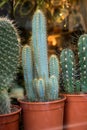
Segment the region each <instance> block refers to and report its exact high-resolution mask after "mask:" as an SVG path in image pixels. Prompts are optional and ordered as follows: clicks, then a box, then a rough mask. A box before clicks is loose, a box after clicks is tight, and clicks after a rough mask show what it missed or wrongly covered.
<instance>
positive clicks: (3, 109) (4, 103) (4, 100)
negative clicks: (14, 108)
mask: <svg viewBox="0 0 87 130" xmlns="http://www.w3.org/2000/svg"><path fill="white" fill-rule="evenodd" d="M10 112H11V104H10V98H9V96H8V92H7V90H2V91H1V90H0V114H8V113H10Z"/></svg>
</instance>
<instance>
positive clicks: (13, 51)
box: [0, 18, 19, 114]
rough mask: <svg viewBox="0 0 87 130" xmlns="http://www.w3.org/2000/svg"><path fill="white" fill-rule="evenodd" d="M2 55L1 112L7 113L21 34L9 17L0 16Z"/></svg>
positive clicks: (0, 48) (0, 80)
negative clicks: (19, 34)
mask: <svg viewBox="0 0 87 130" xmlns="http://www.w3.org/2000/svg"><path fill="white" fill-rule="evenodd" d="M0 55H1V56H0V112H1V113H2V114H4V113H5V114H6V113H9V112H10V100H9V97H8V94H7V93H6V91H7V90H8V86H9V84H10V83H11V82H12V80H13V78H14V77H13V76H14V74H15V72H16V70H17V65H18V58H19V36H18V33H17V30H16V28H15V27H14V25H13V23H12V22H11V21H10V20H8V19H7V18H0ZM5 90H6V91H5Z"/></svg>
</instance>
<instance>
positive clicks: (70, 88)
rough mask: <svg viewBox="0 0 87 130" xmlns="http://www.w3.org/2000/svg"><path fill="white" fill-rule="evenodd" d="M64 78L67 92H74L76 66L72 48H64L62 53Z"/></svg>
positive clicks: (61, 60)
mask: <svg viewBox="0 0 87 130" xmlns="http://www.w3.org/2000/svg"><path fill="white" fill-rule="evenodd" d="M60 62H61V67H62V78H63V83H64V88H65V92H66V93H74V82H75V77H74V76H75V68H74V62H75V61H74V54H73V52H72V50H70V49H64V50H63V51H62V52H61V55H60Z"/></svg>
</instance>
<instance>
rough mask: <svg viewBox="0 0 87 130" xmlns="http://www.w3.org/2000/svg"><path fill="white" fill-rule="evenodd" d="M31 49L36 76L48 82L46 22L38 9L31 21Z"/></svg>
mask: <svg viewBox="0 0 87 130" xmlns="http://www.w3.org/2000/svg"><path fill="white" fill-rule="evenodd" d="M32 49H33V55H34V64H35V67H36V71H37V75H38V77H39V78H40V77H42V78H43V79H45V80H46V81H48V57H47V34H46V20H45V16H44V14H43V12H42V11H41V10H39V9H37V10H36V12H35V13H34V16H33V20H32Z"/></svg>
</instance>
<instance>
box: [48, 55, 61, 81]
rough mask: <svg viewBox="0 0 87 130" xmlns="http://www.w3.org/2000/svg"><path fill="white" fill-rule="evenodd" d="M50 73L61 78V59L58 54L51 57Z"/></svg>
mask: <svg viewBox="0 0 87 130" xmlns="http://www.w3.org/2000/svg"><path fill="white" fill-rule="evenodd" d="M49 74H50V77H51V76H52V75H54V76H56V77H57V79H59V60H58V58H57V56H56V55H51V56H50V59H49Z"/></svg>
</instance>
